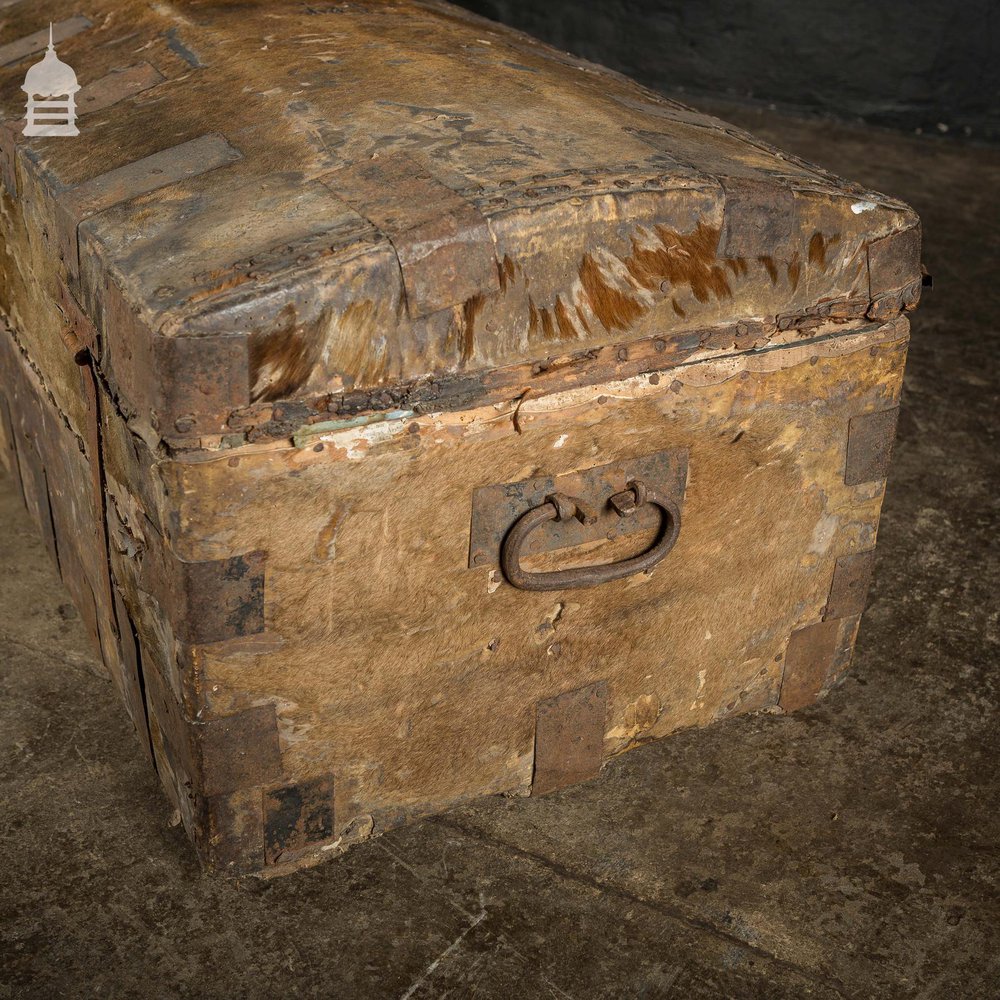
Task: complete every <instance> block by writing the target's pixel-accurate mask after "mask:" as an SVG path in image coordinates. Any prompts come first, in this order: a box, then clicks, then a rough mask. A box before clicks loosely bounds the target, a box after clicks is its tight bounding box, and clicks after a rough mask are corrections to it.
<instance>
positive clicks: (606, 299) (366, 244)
mask: <svg viewBox="0 0 1000 1000" xmlns="http://www.w3.org/2000/svg"><path fill="white" fill-rule="evenodd" d="M113 12H114V16H111V15H112V13H113ZM5 14H6V17H5V21H4V25H3V32H4V35H3V38H2V43H0V64H2V65H4V66H5V67H6V68H4V69H2V70H0V102H2V105H3V107H4V108H5V111H6V118H7V124H6V125H5V126H3V128H2V130H0V172H2V179H3V189H2V205H0V238H2V240H3V250H4V253H3V255H2V259H0V279H2V289H0V307H2V312H3V317H4V321H5V329H4V330H3V331H0V376H2V381H0V435H2V441H0V444H2V448H0V453H2V456H3V462H4V464H5V465H6V467H7V468H8V469H9V470H10V472H11V473H12V475H13V476H14V477H15V479H16V480H17V481H18V483H19V485H20V488H21V490H22V492H23V494H24V497H25V502H26V504H27V506H28V509H29V510H30V511H31V513H32V515H33V516H34V517H35V519H36V520H37V522H38V524H39V527H40V530H41V531H42V533H43V534H44V536H45V538H46V541H47V544H48V546H49V549H50V551H51V553H52V555H53V557H54V559H55V560H56V563H57V565H58V567H59V571H60V573H61V575H62V578H63V580H64V581H65V583H66V585H67V587H68V588H69V590H70V592H71V594H72V596H73V599H74V601H75V602H76V603H77V606H78V607H79V609H80V611H81V614H82V616H83V618H84V620H85V622H86V623H87V625H88V628H89V630H90V632H91V634H92V636H93V638H94V640H95V642H96V644H97V646H98V647H99V649H100V651H101V654H102V656H103V659H104V662H105V664H106V665H107V667H108V669H109V671H110V673H111V676H112V677H113V679H114V681H115V683H116V685H117V686H118V688H119V691H120V694H121V696H122V698H123V700H124V702H125V705H126V707H127V709H128V712H129V715H130V716H131V719H132V721H133V723H134V724H135V727H136V730H137V731H138V733H139V737H140V743H141V744H142V746H143V747H144V748H145V750H146V752H147V753H148V754H149V756H150V759H151V762H152V764H153V766H155V768H156V770H157V771H158V773H159V775H160V778H161V779H162V781H163V784H164V787H165V788H166V790H167V794H168V795H169V796H170V797H171V799H172V800H173V802H174V804H175V805H176V807H177V808H178V809H179V811H180V814H181V816H182V818H183V820H184V824H185V826H186V828H187V830H188V833H189V834H190V836H191V839H192V841H193V842H194V844H195V846H196V848H197V851H198V854H199V857H200V858H201V860H202V861H203V863H204V864H205V865H206V866H208V867H211V868H214V869H221V870H225V871H231V872H245V871H254V870H261V869H266V870H270V871H281V870H287V869H289V868H291V867H294V866H296V865H298V864H301V863H304V862H305V861H308V860H311V859H314V858H318V857H323V856H332V855H335V854H338V853H340V852H341V851H343V850H344V849H345V848H346V847H348V846H349V845H350V844H352V843H355V842H357V841H359V840H362V839H364V838H367V837H369V836H372V835H376V834H378V833H380V832H381V831H384V830H386V829H388V828H390V827H392V826H394V825H397V824H399V823H402V822H405V821H407V820H409V819H411V818H413V817H415V816H419V815H423V814H428V813H433V812H436V811H441V810H443V809H447V808H448V807H449V806H451V805H454V804H455V803H458V802H462V801H465V800H468V799H470V798H472V797H475V796H479V795H483V794H489V793H506V794H539V793H542V792H547V791H550V790H553V789H557V788H561V787H564V786H565V785H568V784H571V783H573V782H577V781H582V780H585V779H587V778H589V777H591V776H593V775H594V774H596V773H597V772H598V770H599V769H600V766H601V764H602V762H603V761H604V760H606V759H608V758H609V757H610V756H612V755H614V754H617V753H620V752H621V751H623V750H626V749H629V748H630V747H634V746H636V745H638V744H640V743H643V742H646V741H648V740H651V739H657V738H659V737H662V736H665V735H667V734H668V733H670V732H673V731H674V730H676V729H679V728H682V727H686V726H692V725H705V724H708V723H710V722H712V721H715V720H717V719H720V718H723V717H726V716H728V715H731V714H735V713H741V712H753V711H764V710H770V711H782V710H784V711H790V710H794V709H796V708H799V707H800V706H803V705H806V704H808V703H810V702H812V701H813V700H814V699H816V698H817V697H819V696H821V695H822V694H823V693H824V692H825V691H826V690H827V689H829V687H830V686H831V685H833V684H835V683H836V682H837V680H838V679H839V678H840V677H841V675H842V674H843V672H844V670H845V669H846V668H847V666H848V664H849V661H850V656H851V650H852V647H853V644H854V640H855V637H856V634H857V629H858V622H859V618H860V615H861V612H862V610H863V607H864V602H865V598H866V592H867V588H868V581H869V576H870V572H871V566H872V559H873V547H874V544H875V535H876V530H877V525H878V516H879V509H880V506H881V502H882V496H883V492H884V488H885V477H886V472H887V466H888V460H889V454H890V450H891V445H892V439H893V434H894V428H895V419H896V413H897V405H898V399H899V391H900V384H901V380H902V372H903V365H904V360H905V354H906V343H907V329H908V328H907V321H906V319H905V318H904V317H903V315H902V314H903V312H904V311H905V310H907V309H909V308H911V307H912V306H914V305H915V304H916V301H917V298H918V296H919V291H920V283H921V281H920V267H919V249H920V237H919V227H918V222H917V219H916V217H915V216H914V215H913V213H912V211H910V210H909V209H908V208H907V207H906V206H905V205H902V204H900V203H899V202H896V201H894V200H892V199H890V198H887V197H886V196H884V195H881V194H877V193H874V192H870V191H866V190H864V189H861V188H859V187H857V186H855V185H851V184H847V183H845V182H843V181H840V180H838V179H837V178H834V177H832V176H830V175H829V174H828V173H826V172H825V171H823V170H821V169H819V168H817V167H814V166H812V165H809V164H807V163H804V162H802V161H800V160H798V159H797V158H795V157H791V156H788V155H786V154H783V153H780V152H779V151H777V150H775V149H772V148H770V147H768V146H767V145H765V144H764V143H761V142H759V141H757V140H755V139H753V138H752V137H751V136H749V135H747V134H746V133H743V132H741V131H739V130H738V129H735V128H732V127H731V126H728V125H726V124H724V123H723V122H720V121H718V120H717V119H713V118H710V117H707V116H705V115H702V114H699V113H697V112H695V111H692V110H690V109H688V108H685V107H683V106H681V105H679V104H677V103H675V102H673V101H669V100H666V99H664V98H662V97H659V96H657V95H656V94H653V93H651V92H649V91H646V90H644V89H643V88H641V87H639V86H637V85H635V84H633V83H631V82H629V81H627V80H625V79H623V78H621V77H619V76H616V75H615V74H613V73H610V72H609V71H607V70H604V69H601V68H600V67H596V66H593V65H591V64H588V63H585V62H583V61H581V60H579V59H576V58H574V57H571V56H568V55H565V54H563V53H559V52H556V51H554V50H552V49H550V48H547V47H545V46H543V45H541V44H539V43H537V42H535V41H534V40H532V39H530V38H527V37H525V36H523V35H519V34H517V33H515V32H512V31H509V30H507V29H502V28H500V27H498V26H496V25H493V24H491V23H490V22H487V21H484V20H481V19H478V18H476V17H473V16H472V15H469V14H467V13H465V12H463V11H461V10H458V9H457V8H453V7H450V6H447V5H445V4H438V3H432V2H403V3H397V4H382V3H364V2H359V3H351V4H349V5H341V4H333V5H324V4H320V5H318V6H309V7H307V6H306V5H303V4H300V3H294V2H291V0H287V2H280V3H264V2H263V0H261V2H257V3H255V2H248V3H241V4H239V5H231V6H227V5H219V4H213V3H207V2H206V3H198V2H192V3H185V4H173V5H167V4H162V5H154V6H150V5H148V4H147V3H145V2H138V0H114V2H113V0H90V2H89V6H88V7H87V9H86V10H84V11H83V12H82V16H74V15H76V14H77V11H76V8H75V7H74V8H70V6H68V5H67V4H66V3H65V2H63V0H41V2H39V3H33V4H27V3H20V4H14V5H13V6H12V7H10V8H8V10H7V11H6V12H5ZM50 20H51V21H52V22H54V24H55V28H56V30H55V37H56V40H57V45H58V49H59V55H60V58H62V59H63V60H64V61H66V62H68V63H69V64H70V65H72V66H73V67H74V69H75V70H76V71H77V74H78V76H79V79H80V81H81V83H82V84H83V89H82V90H81V91H80V93H79V94H78V95H77V106H78V107H79V109H80V112H81V115H80V119H79V122H78V125H79V129H80V134H79V136H78V137H75V138H65V137H58V138H37V137H36V138H26V137H25V136H24V135H23V134H22V131H21V128H22V120H21V119H22V118H23V104H22V103H21V102H22V100H23V96H24V95H23V94H22V93H21V92H20V89H19V88H20V84H21V81H22V80H23V78H24V72H25V70H26V68H27V66H28V65H30V64H31V62H32V61H34V60H36V59H37V58H38V56H39V55H40V54H41V45H40V44H39V43H38V41H37V38H36V36H35V34H34V33H35V32H37V31H38V30H39V29H41V28H44V27H45V26H46V25H47V24H48V22H49V21H50ZM122 25H128V26H129V30H128V31H125V30H124V29H123V28H122V27H121V26H122ZM33 38H34V39H35V40H32V39H33ZM45 40H46V41H47V38H46V39H45ZM42 44H44V42H43V43H42ZM631 560H635V561H631ZM595 567H603V569H601V568H595ZM608 567H611V568H610V569H609V568H608ZM567 570H568V571H569V572H566V571H567ZM545 574H559V575H555V576H552V575H549V576H546V575H545Z"/></svg>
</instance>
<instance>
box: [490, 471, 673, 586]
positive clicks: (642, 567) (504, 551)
mask: <svg viewBox="0 0 1000 1000" xmlns="http://www.w3.org/2000/svg"><path fill="white" fill-rule="evenodd" d="M608 503H609V504H610V505H611V506H612V507H613V508H614V509H615V511H616V512H617V513H618V515H619V516H620V517H629V516H631V515H632V514H634V513H635V512H636V511H637V510H638V509H639V508H640V507H642V506H643V505H644V504H647V503H651V504H653V505H654V506H656V507H658V508H659V509H660V515H661V516H660V530H659V533H658V534H657V537H656V541H655V542H654V543H653V544H652V545H651V546H650V547H649V548H648V549H646V551H645V552H641V553H640V554H639V555H637V556H632V557H631V558H630V559H623V560H621V561H620V562H612V563H604V564H602V565H599V566H578V567H576V568H574V569H562V570H554V571H551V572H548V573H529V572H527V571H525V570H523V569H522V568H521V550H522V548H523V547H524V544H525V542H526V541H527V539H528V536H529V535H530V534H531V532H533V531H534V530H535V528H537V527H538V526H539V525H542V524H545V523H546V522H547V521H563V520H566V519H567V518H569V517H576V518H578V519H579V520H580V521H582V522H583V523H584V524H592V523H593V522H594V520H595V519H596V518H595V516H594V514H593V513H592V512H591V511H590V509H589V508H588V507H587V506H586V505H585V504H583V503H582V502H581V501H579V500H576V499H575V498H573V497H567V496H564V495H563V494H561V493H555V494H553V495H552V496H550V497H547V498H546V500H545V502H544V503H543V504H540V505H539V506H538V507H533V508H532V509H531V510H529V511H528V512H527V513H525V514H522V515H521V517H519V518H518V519H517V520H516V521H515V522H514V525H513V527H511V529H510V531H509V532H508V533H507V537H506V538H505V539H504V541H503V546H502V547H501V549H500V566H501V568H502V569H503V575H504V576H505V577H506V578H507V581H508V582H509V583H511V584H513V585H514V586H515V587H517V588H518V589H519V590H570V589H572V588H574V587H596V586H597V585H598V584H601V583H607V582H608V581H609V580H620V579H622V577H626V576H631V575H632V574H633V573H643V572H645V571H646V570H650V569H652V568H653V567H654V566H655V565H656V564H657V563H658V562H659V561H660V560H661V559H662V558H663V557H664V556H665V555H666V554H667V553H668V552H669V551H670V550H671V549H672V548H673V547H674V543H675V542H676V541H677V535H678V534H679V533H680V530H681V514H680V511H679V510H678V508H677V505H676V504H675V503H674V502H673V500H670V499H668V498H667V497H661V496H659V495H657V494H656V493H655V492H654V491H653V490H651V489H650V488H649V487H648V486H647V485H646V484H645V483H644V482H642V481H641V480H638V479H634V480H632V482H630V483H629V484H628V486H627V487H626V488H625V489H624V490H623V491H622V492H621V493H616V494H614V496H612V497H611V498H610V499H609V500H608Z"/></svg>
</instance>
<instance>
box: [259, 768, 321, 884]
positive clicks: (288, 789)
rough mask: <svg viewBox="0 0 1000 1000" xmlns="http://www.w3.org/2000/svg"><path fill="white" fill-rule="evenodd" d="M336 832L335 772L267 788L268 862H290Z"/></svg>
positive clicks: (266, 848) (266, 831) (265, 835)
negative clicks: (296, 782)
mask: <svg viewBox="0 0 1000 1000" xmlns="http://www.w3.org/2000/svg"><path fill="white" fill-rule="evenodd" d="M334 833H335V827H334V781H333V775H332V774H326V775H322V776H320V777H318V778H312V779H310V780H308V781H302V782H299V783H298V784H294V785H282V786H281V787H280V788H272V789H268V790H265V791H264V845H265V856H266V860H267V863H268V864H269V865H273V864H277V863H278V862H279V861H288V860H290V859H291V858H293V857H294V856H295V855H296V854H298V853H299V852H301V851H303V850H305V849H306V848H308V847H312V846H315V845H317V844H322V843H324V842H325V841H328V840H330V839H332V837H333V836H334Z"/></svg>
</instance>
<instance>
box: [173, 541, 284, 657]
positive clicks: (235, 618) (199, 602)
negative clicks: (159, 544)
mask: <svg viewBox="0 0 1000 1000" xmlns="http://www.w3.org/2000/svg"><path fill="white" fill-rule="evenodd" d="M266 560H267V553H266V552H247V553H244V554H243V555H238V556H233V557H231V558H229V559H215V560H212V561H209V562H193V563H188V562H177V563H175V571H176V577H175V580H174V583H173V588H175V594H174V596H175V599H176V601H177V602H178V604H179V606H178V607H177V608H176V609H175V610H176V614H175V615H174V622H175V628H176V632H177V636H178V638H180V639H181V640H183V641H184V642H187V643H191V644H192V645H203V644H205V643H211V642H222V641H224V640H226V639H236V638H239V637H241V636H248V635H256V634H258V633H260V632H263V631H264V564H265V562H266Z"/></svg>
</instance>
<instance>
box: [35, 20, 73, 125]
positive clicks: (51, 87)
mask: <svg viewBox="0 0 1000 1000" xmlns="http://www.w3.org/2000/svg"><path fill="white" fill-rule="evenodd" d="M79 89H80V85H79V84H78V83H77V82H76V73H74V72H73V70H72V69H71V68H70V67H69V66H67V65H66V63H64V62H63V61H62V60H61V59H60V58H59V57H58V56H57V55H56V50H55V46H54V45H53V44H52V25H51V24H50V25H49V47H48V49H47V50H46V52H45V58H44V59H42V61H41V62H40V63H35V65H34V66H32V67H31V68H30V69H29V70H28V75H27V76H26V77H25V78H24V85H23V86H22V87H21V90H23V91H24V92H25V93H26V94H27V95H28V120H27V123H26V124H25V126H24V134H25V135H79V134H80V130H79V129H78V128H77V127H76V92H77V91H78V90H79Z"/></svg>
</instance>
